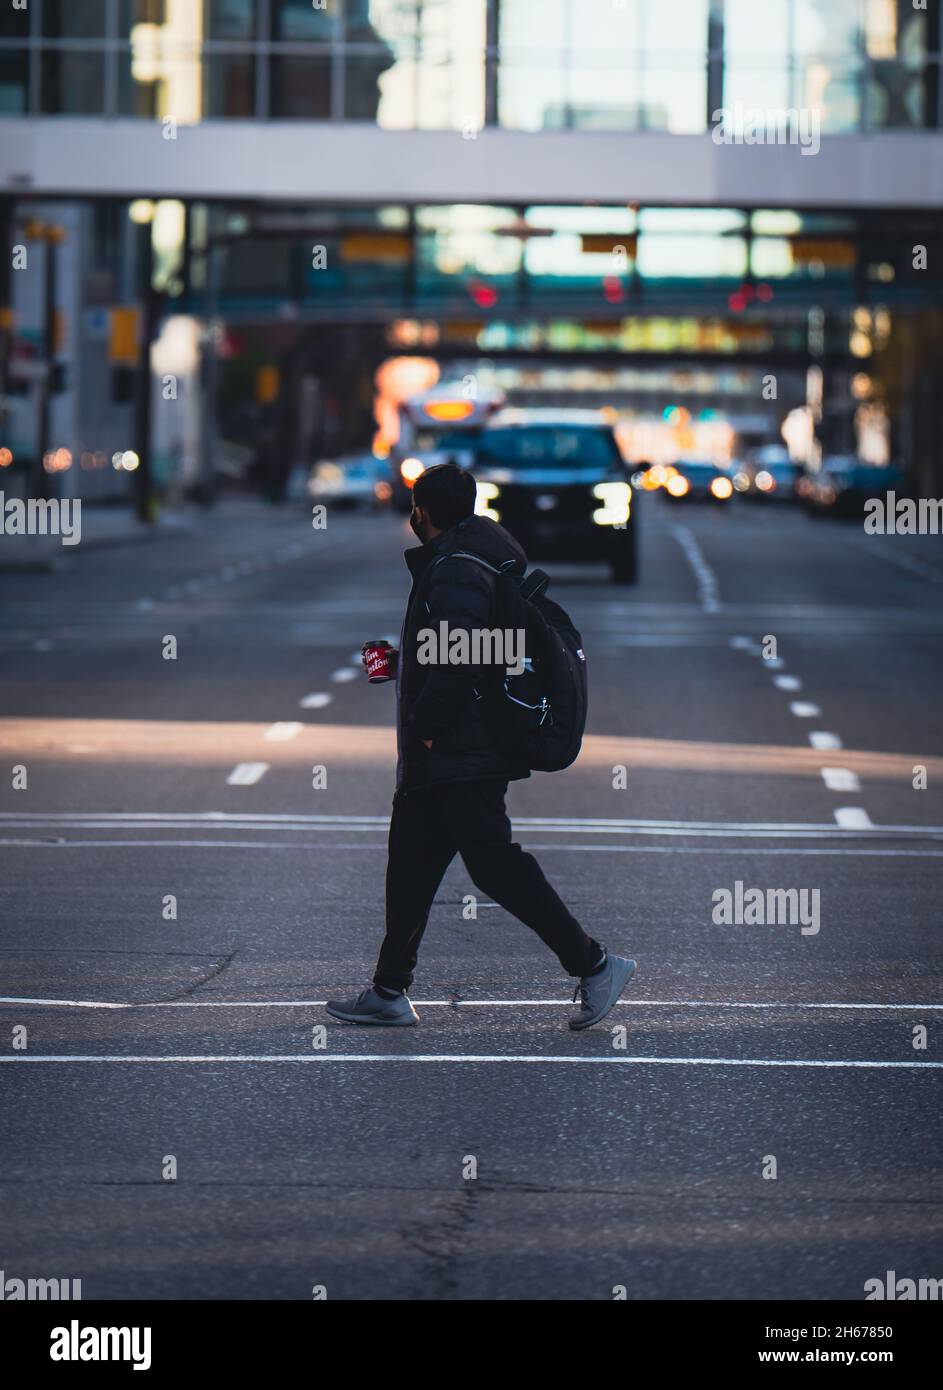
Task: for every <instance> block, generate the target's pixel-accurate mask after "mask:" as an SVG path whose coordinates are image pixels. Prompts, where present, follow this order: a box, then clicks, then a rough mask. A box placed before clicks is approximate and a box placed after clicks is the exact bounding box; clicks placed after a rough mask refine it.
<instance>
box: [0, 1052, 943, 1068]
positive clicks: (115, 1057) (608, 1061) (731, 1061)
mask: <svg viewBox="0 0 943 1390" xmlns="http://www.w3.org/2000/svg"><path fill="white" fill-rule="evenodd" d="M3 1062H7V1063H9V1064H11V1065H13V1066H27V1065H29V1064H30V1063H32V1064H33V1065H40V1064H42V1063H47V1064H48V1063H55V1064H62V1063H70V1062H71V1063H88V1062H93V1063H94V1062H110V1063H116V1064H118V1065H128V1064H131V1063H141V1062H147V1063H160V1062H162V1063H164V1065H171V1066H179V1065H184V1066H189V1065H192V1064H194V1063H203V1062H209V1063H212V1064H213V1065H216V1064H218V1063H220V1062H236V1063H243V1064H247V1063H260V1062H261V1063H264V1062H267V1063H270V1064H271V1063H275V1064H276V1065H277V1064H285V1063H296V1062H306V1063H307V1062H405V1063H412V1062H448V1063H455V1062H458V1063H482V1062H503V1063H530V1064H532V1065H536V1066H560V1065H561V1064H566V1063H570V1064H574V1065H577V1066H587V1067H598V1066H623V1067H625V1066H640V1067H646V1066H647V1067H824V1068H827V1069H829V1070H840V1069H841V1068H848V1067H854V1068H865V1069H874V1070H886V1069H889V1068H895V1069H898V1068H905V1069H906V1070H908V1071H927V1070H935V1069H939V1068H941V1067H943V1062H911V1061H903V1062H901V1061H896V1062H886V1061H865V1060H859V1059H846V1060H841V1061H839V1060H837V1059H831V1058H829V1059H825V1058H811V1057H810V1058H802V1057H790V1058H776V1057H619V1056H615V1055H613V1056H600V1057H584V1056H575V1057H572V1056H570V1057H567V1056H554V1055H553V1054H552V1053H548V1054H545V1055H543V1056H541V1055H540V1054H537V1055H533V1054H530V1055H528V1054H519V1055H508V1054H501V1053H487V1052H485V1053H452V1052H412V1053H409V1052H407V1053H400V1054H394V1053H390V1052H346V1053H344V1052H334V1053H331V1052H296V1053H292V1052H288V1053H280V1054H279V1053H264V1052H262V1053H242V1054H240V1053H225V1052H223V1053H215V1054H212V1055H209V1056H207V1055H205V1054H202V1053H190V1054H187V1053H183V1054H179V1055H172V1056H160V1055H155V1056H146V1055H141V1054H129V1055H128V1056H122V1055H121V1053H113V1054H111V1055H107V1054H99V1053H94V1052H91V1053H89V1052H86V1053H80V1052H79V1053H68V1052H66V1053H58V1054H51V1055H48V1056H45V1057H44V1056H38V1055H36V1054H33V1055H30V1054H29V1053H23V1054H22V1055H20V1056H18V1057H10V1056H4V1055H0V1063H3Z"/></svg>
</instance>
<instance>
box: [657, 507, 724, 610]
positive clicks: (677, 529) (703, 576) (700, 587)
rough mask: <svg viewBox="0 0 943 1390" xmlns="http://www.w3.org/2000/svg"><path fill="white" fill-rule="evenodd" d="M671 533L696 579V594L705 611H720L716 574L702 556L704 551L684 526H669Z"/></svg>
mask: <svg viewBox="0 0 943 1390" xmlns="http://www.w3.org/2000/svg"><path fill="white" fill-rule="evenodd" d="M669 530H670V531H671V534H672V535H673V536H674V538H675V540H676V541H677V542H678V544H679V545H680V547H681V549H682V550H683V551H684V554H685V558H686V559H687V562H688V564H689V565H690V566H691V569H692V571H693V573H694V577H695V579H696V580H697V596H698V600H699V602H700V605H701V608H702V610H703V611H704V612H705V613H719V612H720V597H719V594H718V591H717V576H716V575H715V574H714V571H713V570H712V569H711V567H710V565H709V564H708V563H707V561H706V560H705V558H704V552H703V551H702V549H701V547H700V546H699V545H698V543H697V541H696V540H695V538H694V536H693V534H692V533H691V532H690V531H689V530H688V528H687V527H686V526H671V527H669Z"/></svg>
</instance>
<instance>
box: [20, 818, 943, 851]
mask: <svg viewBox="0 0 943 1390" xmlns="http://www.w3.org/2000/svg"><path fill="white" fill-rule="evenodd" d="M389 823H390V818H389V815H388V814H386V815H378V816H347V815H308V814H302V813H298V814H296V815H290V814H286V813H282V812H277V813H267V812H252V811H243V812H227V811H194V812H188V811H100V812H97V811H2V812H0V827H2V826H4V825H7V826H31V827H39V826H43V827H45V826H54V825H55V826H66V827H69V826H75V827H77V828H82V829H102V830H105V829H113V828H116V827H120V828H122V829H132V828H140V829H144V830H154V829H171V830H181V829H191V828H193V829H201V830H209V829H212V828H214V827H219V829H221V830H262V829H264V830H270V831H280V830H283V831H298V830H348V831H356V832H361V833H362V832H370V831H374V830H376V831H382V832H385V831H387V830H388V829H389ZM513 823H514V827H515V828H516V829H536V830H543V831H546V832H547V833H548V834H559V835H666V836H668V835H677V836H684V837H690V838H692V839H694V838H700V837H702V836H707V837H710V836H742V837H744V838H752V837H759V838H767V837H769V838H773V839H778V838H796V839H805V838H810V837H811V838H822V837H823V836H824V837H828V838H835V837H836V836H837V835H838V830H837V829H836V826H835V825H834V824H833V823H832V822H831V821H674V820H635V819H624V820H623V819H609V818H604V817H599V818H595V817H585V818H583V817H579V818H578V817H550V816H515V817H514V821H513ZM861 824H862V826H864V825H865V823H864V822H861ZM866 828H867V829H869V830H871V831H873V832H874V833H875V834H879V835H880V834H884V835H890V834H895V835H912V836H916V837H918V838H926V837H939V836H943V826H941V825H896V824H895V825H874V824H872V822H871V821H870V820H868V821H867V823H866ZM132 843H135V842H133V841H132ZM209 843H213V842H212V841H210V842H209Z"/></svg>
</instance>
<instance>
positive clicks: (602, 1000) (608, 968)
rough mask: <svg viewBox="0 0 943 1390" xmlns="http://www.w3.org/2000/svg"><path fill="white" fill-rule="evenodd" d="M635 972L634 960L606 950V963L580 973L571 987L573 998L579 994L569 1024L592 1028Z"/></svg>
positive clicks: (577, 1027) (574, 1027) (574, 1029)
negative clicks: (588, 972)
mask: <svg viewBox="0 0 943 1390" xmlns="http://www.w3.org/2000/svg"><path fill="white" fill-rule="evenodd" d="M634 974H635V961H634V960H625V959H624V957H622V956H614V955H613V954H612V952H611V951H607V952H606V964H605V966H604V967H603V969H602V970H600V971H599V972H598V974H596V975H584V976H583V978H582V979H581V980H580V982H579V984H578V985H577V986H576V989H575V990H574V991H573V1002H574V1003H575V1002H576V999H577V996H579V1001H580V1009H579V1013H575V1014H572V1015H571V1017H570V1027H571V1028H572V1029H573V1031H574V1032H579V1031H580V1030H581V1029H583V1028H592V1026H593V1024H594V1023H598V1022H599V1020H600V1019H601V1018H605V1017H606V1014H607V1013H608V1012H609V1010H610V1009H611V1008H612V1006H613V1004H615V1002H616V1000H617V999H618V998H619V995H620V994H621V993H622V991H623V990H624V989H625V987H626V985H627V984H628V983H629V981H630V980H631V978H632V976H633V975H634Z"/></svg>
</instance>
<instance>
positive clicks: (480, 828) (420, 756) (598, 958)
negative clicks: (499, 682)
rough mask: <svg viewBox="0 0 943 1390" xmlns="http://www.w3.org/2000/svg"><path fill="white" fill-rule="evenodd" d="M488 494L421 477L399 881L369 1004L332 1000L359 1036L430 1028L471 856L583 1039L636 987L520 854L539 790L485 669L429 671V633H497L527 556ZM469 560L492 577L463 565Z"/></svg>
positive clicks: (457, 480)
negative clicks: (497, 725)
mask: <svg viewBox="0 0 943 1390" xmlns="http://www.w3.org/2000/svg"><path fill="white" fill-rule="evenodd" d="M475 495H476V488H475V480H474V478H473V477H472V475H471V474H470V473H469V472H468V471H467V470H464V469H461V468H459V467H457V466H456V465H455V464H450V463H449V464H442V465H441V466H439V467H436V468H430V469H429V470H428V471H427V472H425V473H423V474H421V476H420V477H419V478H418V479H417V480H416V484H415V486H414V488H413V508H412V514H411V516H410V525H411V526H412V529H413V531H414V532H415V534H416V535H417V536H418V537H419V539H420V540H421V541H422V545H421V546H418V547H413V548H412V549H410V550H407V551H406V552H405V558H406V564H407V566H408V567H409V570H410V573H411V575H412V579H413V584H412V589H411V591H410V595H409V601H408V603H407V607H406V617H405V620H404V623H403V632H402V637H401V640H400V650H399V653H398V658H397V662H396V694H397V738H398V758H397V770H396V794H395V796H394V799H393V814H392V818H391V820H390V837H389V861H388V864H387V871H386V935H385V937H384V940H383V944H382V947H381V949H380V956H379V959H378V961H377V965H376V970H375V972H374V976H373V985H372V986H371V987H370V988H368V989H365V990H364V991H363V992H362V993H361V994H359V995H358V996H357V998H356V999H351V1000H347V1001H343V1002H341V1001H337V1000H331V1001H330V1002H329V1003H328V1005H327V1010H328V1013H329V1014H331V1015H332V1016H333V1017H334V1018H338V1019H342V1020H344V1021H345V1022H348V1023H365V1024H380V1025H385V1026H388V1027H404V1026H409V1025H411V1024H415V1023H418V1022H419V1015H418V1014H417V1013H416V1010H415V1009H414V1008H413V1006H412V1004H411V1003H410V1000H409V998H408V997H407V994H406V991H407V990H408V989H409V986H410V985H411V984H412V980H413V971H414V970H415V967H416V960H417V957H418V953H419V945H420V942H421V941H422V936H423V932H424V931H425V929H426V922H427V919H428V916H429V910H430V908H431V907H432V903H433V900H434V898H435V895H436V891H437V889H438V887H439V884H440V883H441V881H442V878H443V875H444V874H445V871H446V869H447V868H448V866H449V864H450V863H451V861H452V860H453V859H454V857H455V855H456V854H458V855H460V856H461V858H462V860H463V862H464V864H465V868H466V869H467V870H468V873H469V876H470V877H471V880H472V882H473V883H474V884H475V886H476V887H477V888H478V889H479V890H480V891H481V892H482V893H484V894H487V895H488V896H489V897H491V898H493V899H494V901H495V902H496V903H499V904H500V906H501V907H503V908H505V909H506V911H508V912H510V913H513V915H514V916H515V917H518V918H519V919H520V920H521V921H522V922H524V923H525V924H526V925H527V926H528V927H530V928H531V929H532V930H533V931H535V932H536V933H537V935H538V936H539V937H540V938H541V940H542V941H544V942H545V943H546V944H547V946H549V947H550V949H551V950H552V951H553V952H554V953H555V955H556V956H557V958H558V960H559V961H560V964H561V965H562V966H563V969H564V970H565V971H566V973H567V974H569V975H573V976H576V977H577V979H578V981H579V983H578V985H577V988H576V990H575V991H574V995H573V998H574V1001H575V1000H576V998H577V995H578V996H579V998H580V1007H579V1010H578V1011H577V1012H576V1013H575V1014H574V1015H573V1016H572V1017H571V1019H570V1027H571V1028H573V1029H583V1028H589V1027H590V1026H591V1025H592V1024H594V1023H598V1022H599V1020H600V1019H601V1018H604V1017H605V1015H606V1014H607V1013H608V1012H609V1010H610V1009H611V1008H612V1007H613V1005H614V1004H615V1002H616V1000H617V999H618V998H619V996H620V994H621V993H622V991H623V989H624V988H625V986H626V984H627V983H628V981H629V980H630V979H631V978H632V976H633V975H634V973H635V961H634V960H624V959H623V958H622V957H621V956H616V955H613V954H612V953H611V952H607V951H606V950H605V948H604V947H602V946H601V945H600V944H599V942H598V941H595V940H594V939H593V938H592V937H591V936H587V934H586V932H584V930H583V928H582V927H581V926H580V924H579V922H577V920H576V918H575V917H573V916H572V914H571V913H570V912H569V911H568V910H567V908H566V907H565V906H564V904H563V902H562V901H561V900H560V898H559V897H558V895H557V893H556V892H555V891H554V889H553V888H552V887H551V885H550V884H549V883H548V882H547V880H546V878H545V877H544V875H543V873H542V871H541V868H540V865H539V864H538V863H537V860H536V859H534V857H533V855H530V854H527V853H525V852H524V850H522V849H521V847H520V845H517V844H514V843H513V842H512V840H511V823H510V821H509V820H508V817H507V812H506V810H505V804H504V799H505V794H506V792H507V785H508V782H509V781H512V780H515V779H518V778H522V777H529V776H530V772H529V769H528V768H527V767H524V766H516V765H515V764H514V761H513V759H512V758H511V757H509V756H508V754H507V753H505V752H503V751H502V750H501V748H499V747H498V744H497V743H496V741H495V739H494V737H493V735H492V733H491V732H490V729H489V723H488V720H487V717H486V713H485V700H484V698H483V694H482V692H483V690H484V689H485V687H486V683H487V680H488V676H489V674H490V675H491V676H492V677H493V675H494V672H493V671H492V672H490V673H489V672H487V671H485V670H483V668H482V667H475V666H473V665H449V664H444V663H441V662H440V663H437V664H429V665H424V664H422V663H421V662H420V661H419V659H418V648H419V633H420V631H421V630H422V629H429V628H432V629H434V630H435V631H439V630H440V629H439V624H440V623H442V622H445V623H446V624H447V625H448V628H447V630H448V632H449V633H450V634H455V633H457V632H465V633H467V634H468V641H469V649H470V650H473V649H474V647H473V644H472V640H471V632H472V630H473V629H477V630H479V631H481V630H483V629H489V628H491V627H492V626H493V621H494V575H493V573H492V572H491V570H490V569H489V568H486V565H487V566H492V567H494V568H495V569H497V568H499V567H500V566H501V565H502V564H504V563H505V562H506V561H508V560H511V561H513V562H514V571H513V572H514V573H517V574H523V573H524V572H525V569H526V566H527V561H526V557H525V555H524V552H523V550H522V549H521V547H520V546H519V545H518V544H517V542H516V541H515V540H514V539H513V538H512V537H511V536H509V535H508V533H507V532H506V531H505V530H504V528H503V527H501V526H499V525H498V524H497V523H496V522H494V521H492V520H491V519H490V518H488V517H483V516H476V515H475V514H474V510H475ZM456 551H465V552H469V553H471V554H473V555H477V556H480V558H481V559H482V560H484V561H485V562H486V565H482V564H479V563H477V562H476V561H475V560H470V559H466V558H462V557H461V556H459V555H455V554H454V552H456Z"/></svg>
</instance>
